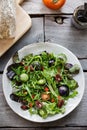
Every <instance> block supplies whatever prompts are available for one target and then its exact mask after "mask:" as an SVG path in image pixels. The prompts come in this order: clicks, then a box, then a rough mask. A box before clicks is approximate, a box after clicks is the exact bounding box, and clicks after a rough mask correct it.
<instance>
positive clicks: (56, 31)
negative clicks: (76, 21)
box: [45, 15, 87, 58]
mask: <svg viewBox="0 0 87 130" xmlns="http://www.w3.org/2000/svg"><path fill="white" fill-rule="evenodd" d="M71 17H72V16H68V15H66V16H58V15H56V16H48V15H47V16H46V17H45V41H49V42H53V43H57V44H60V45H62V46H65V47H67V48H68V49H69V50H71V51H72V52H73V53H74V54H75V55H76V56H77V57H78V58H87V30H78V29H76V28H75V27H73V25H72V24H71ZM59 18H60V19H62V20H63V24H59V23H58V19H59Z"/></svg>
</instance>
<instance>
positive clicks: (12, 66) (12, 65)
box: [7, 63, 21, 71]
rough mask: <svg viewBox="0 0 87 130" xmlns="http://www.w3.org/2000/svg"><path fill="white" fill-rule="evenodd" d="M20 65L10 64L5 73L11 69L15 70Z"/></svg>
mask: <svg viewBox="0 0 87 130" xmlns="http://www.w3.org/2000/svg"><path fill="white" fill-rule="evenodd" d="M20 65H21V64H20V63H15V64H11V65H9V66H8V67H7V71H10V70H12V68H17V67H18V66H20Z"/></svg>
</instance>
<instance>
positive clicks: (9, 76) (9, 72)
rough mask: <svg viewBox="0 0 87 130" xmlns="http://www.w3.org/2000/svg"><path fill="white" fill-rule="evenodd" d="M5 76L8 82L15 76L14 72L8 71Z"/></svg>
mask: <svg viewBox="0 0 87 130" xmlns="http://www.w3.org/2000/svg"><path fill="white" fill-rule="evenodd" d="M6 75H7V77H8V78H9V79H10V80H12V79H13V77H14V76H15V72H14V71H12V70H10V71H8V72H7V73H6Z"/></svg>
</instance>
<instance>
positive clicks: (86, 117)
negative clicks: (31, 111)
mask: <svg viewBox="0 0 87 130" xmlns="http://www.w3.org/2000/svg"><path fill="white" fill-rule="evenodd" d="M85 78H86V84H87V73H85ZM1 80H2V76H1V75H0V91H1V92H0V127H6V128H7V127H18V128H19V127H21V128H22V127H23V128H27V127H29V128H30V127H34V128H37V127H38V128H42V127H43V128H45V127H48V128H51V127H52V128H53V127H55V128H56V127H65V126H67V127H73V126H74V127H80V126H82V127H84V126H87V103H86V102H87V87H85V93H84V96H83V99H82V101H81V103H80V104H79V106H78V107H77V108H76V109H75V110H74V111H73V112H71V113H70V114H69V115H67V116H66V117H64V118H62V119H60V120H58V121H54V122H50V123H43V124H42V123H34V122H30V121H27V120H25V119H23V118H21V117H19V116H18V115H17V114H15V113H14V112H13V111H12V110H11V109H10V108H9V106H8V104H7V102H6V101H5V97H4V95H3V92H2V84H1V83H2V81H1ZM8 87H9V86H8Z"/></svg>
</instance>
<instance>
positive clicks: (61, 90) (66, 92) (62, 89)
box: [58, 85, 69, 96]
mask: <svg viewBox="0 0 87 130" xmlns="http://www.w3.org/2000/svg"><path fill="white" fill-rule="evenodd" d="M58 90H59V94H60V95H61V96H69V87H68V86H67V85H62V86H59V87H58Z"/></svg>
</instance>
